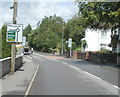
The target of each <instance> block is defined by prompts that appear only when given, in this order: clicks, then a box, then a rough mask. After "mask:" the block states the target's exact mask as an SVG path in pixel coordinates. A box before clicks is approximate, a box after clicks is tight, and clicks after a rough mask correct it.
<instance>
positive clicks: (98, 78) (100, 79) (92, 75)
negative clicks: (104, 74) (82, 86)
mask: <svg viewBox="0 0 120 97" xmlns="http://www.w3.org/2000/svg"><path fill="white" fill-rule="evenodd" d="M84 72H85V73H87V74H89V75H91V76H93V77H95V78H97V79H99V80H102V79H101V78H99V77H97V76H95V75H93V74H91V73H89V72H86V71H84Z"/></svg>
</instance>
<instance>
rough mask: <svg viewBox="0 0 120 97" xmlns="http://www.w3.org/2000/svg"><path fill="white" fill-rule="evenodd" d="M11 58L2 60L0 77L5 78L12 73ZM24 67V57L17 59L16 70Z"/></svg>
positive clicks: (0, 61) (0, 62)
mask: <svg viewBox="0 0 120 97" xmlns="http://www.w3.org/2000/svg"><path fill="white" fill-rule="evenodd" d="M10 62H11V58H10V57H8V58H4V59H1V60H0V77H3V76H5V75H6V74H8V73H9V72H10ZM21 66H22V56H19V57H16V60H15V70H18V69H19V68H20V67H21Z"/></svg>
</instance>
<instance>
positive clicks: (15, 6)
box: [10, 0, 18, 73]
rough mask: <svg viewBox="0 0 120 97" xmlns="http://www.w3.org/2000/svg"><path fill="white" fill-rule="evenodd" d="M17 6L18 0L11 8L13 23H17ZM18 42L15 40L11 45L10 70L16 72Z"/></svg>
mask: <svg viewBox="0 0 120 97" xmlns="http://www.w3.org/2000/svg"><path fill="white" fill-rule="evenodd" d="M17 7H18V0H14V4H13V6H12V7H10V9H13V24H17V19H16V18H17ZM15 47H16V44H15V42H13V43H12V47H11V69H10V72H11V73H14V71H15V57H16V56H15V53H16V50H15V49H16V48H15Z"/></svg>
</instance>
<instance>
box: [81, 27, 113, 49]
mask: <svg viewBox="0 0 120 97" xmlns="http://www.w3.org/2000/svg"><path fill="white" fill-rule="evenodd" d="M82 40H86V42H87V46H86V48H85V49H84V48H82V51H100V50H101V49H107V50H112V48H111V47H109V46H108V44H109V43H111V31H110V30H103V29H102V30H101V29H97V30H92V29H90V28H87V29H86V31H85V38H83V39H82Z"/></svg>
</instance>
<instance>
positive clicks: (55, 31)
mask: <svg viewBox="0 0 120 97" xmlns="http://www.w3.org/2000/svg"><path fill="white" fill-rule="evenodd" d="M63 23H64V21H63V19H62V18H61V17H59V16H56V15H54V16H49V17H45V18H43V19H42V21H41V22H38V24H37V28H36V29H35V30H34V31H32V33H31V34H29V35H28V43H29V44H30V45H32V46H34V47H35V49H37V50H42V51H45V52H49V51H50V50H52V49H55V48H57V44H58V43H59V42H60V41H61V37H62V31H63V29H62V27H63Z"/></svg>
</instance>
